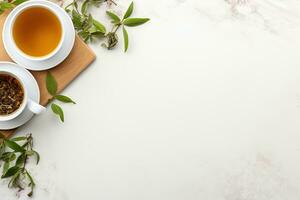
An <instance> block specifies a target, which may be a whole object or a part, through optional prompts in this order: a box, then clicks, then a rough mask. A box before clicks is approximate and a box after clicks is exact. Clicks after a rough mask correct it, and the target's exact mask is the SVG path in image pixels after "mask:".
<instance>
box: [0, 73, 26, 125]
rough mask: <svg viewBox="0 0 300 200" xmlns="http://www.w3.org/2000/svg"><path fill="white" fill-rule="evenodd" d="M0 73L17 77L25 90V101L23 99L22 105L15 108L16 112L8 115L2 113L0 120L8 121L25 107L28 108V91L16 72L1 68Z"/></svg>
mask: <svg viewBox="0 0 300 200" xmlns="http://www.w3.org/2000/svg"><path fill="white" fill-rule="evenodd" d="M0 74H5V75H9V76H12V77H14V78H15V79H17V81H19V83H20V84H21V86H22V89H23V91H24V97H23V101H22V104H21V106H20V107H19V108H18V109H17V110H15V111H14V112H12V113H10V114H8V115H0V121H8V120H12V119H14V118H16V117H18V116H19V115H20V114H21V113H22V112H23V111H24V109H25V108H26V106H27V102H28V91H27V89H26V87H25V84H24V82H23V81H22V80H21V79H20V78H19V77H18V76H17V75H15V74H14V73H12V72H8V71H5V70H1V69H0Z"/></svg>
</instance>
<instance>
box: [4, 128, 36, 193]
mask: <svg viewBox="0 0 300 200" xmlns="http://www.w3.org/2000/svg"><path fill="white" fill-rule="evenodd" d="M32 156H35V157H36V164H38V163H39V160H40V155H39V154H38V152H36V151H35V150H34V149H33V137H32V135H31V134H29V135H27V136H21V137H15V138H12V139H6V138H5V136H4V135H3V134H2V133H1V132H0V163H1V164H2V163H3V166H2V176H1V178H2V179H10V181H9V183H8V187H10V188H18V189H19V190H24V189H25V187H29V188H30V192H29V193H28V194H27V195H28V196H29V197H31V196H32V195H33V190H34V187H35V182H34V180H33V178H32V176H31V175H30V173H29V171H28V170H27V169H26V164H27V160H28V158H30V157H32Z"/></svg>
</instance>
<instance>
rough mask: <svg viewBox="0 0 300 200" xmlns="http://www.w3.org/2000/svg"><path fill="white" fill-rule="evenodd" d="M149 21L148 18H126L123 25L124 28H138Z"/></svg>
mask: <svg viewBox="0 0 300 200" xmlns="http://www.w3.org/2000/svg"><path fill="white" fill-rule="evenodd" d="M149 20H150V19H149V18H127V19H125V20H124V22H123V24H124V25H125V26H139V25H142V24H144V23H146V22H147V21H149Z"/></svg>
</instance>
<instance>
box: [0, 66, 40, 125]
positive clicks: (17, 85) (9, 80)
mask: <svg viewBox="0 0 300 200" xmlns="http://www.w3.org/2000/svg"><path fill="white" fill-rule="evenodd" d="M25 109H28V110H29V111H31V112H32V113H34V114H40V113H41V112H43V111H44V110H45V108H44V107H43V106H41V105H40V104H38V103H37V102H34V101H33V100H31V99H30V98H29V96H28V91H27V89H26V87H25V84H24V83H23V82H22V81H21V79H19V78H18V76H17V75H16V74H13V73H12V72H8V71H3V70H2V71H1V69H0V121H9V120H13V119H15V118H16V117H18V116H19V115H20V114H21V113H23V111H24V110H25Z"/></svg>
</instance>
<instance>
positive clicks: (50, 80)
mask: <svg viewBox="0 0 300 200" xmlns="http://www.w3.org/2000/svg"><path fill="white" fill-rule="evenodd" d="M46 87H47V90H48V92H49V94H51V95H52V96H55V95H56V92H57V82H56V80H55V78H54V76H53V75H52V74H51V73H50V72H48V73H47V77H46Z"/></svg>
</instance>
